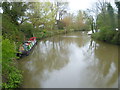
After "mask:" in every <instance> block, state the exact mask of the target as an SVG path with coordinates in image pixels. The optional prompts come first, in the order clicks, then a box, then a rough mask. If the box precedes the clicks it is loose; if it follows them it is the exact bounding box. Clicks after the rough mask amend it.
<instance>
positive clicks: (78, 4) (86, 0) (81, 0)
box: [0, 0, 120, 12]
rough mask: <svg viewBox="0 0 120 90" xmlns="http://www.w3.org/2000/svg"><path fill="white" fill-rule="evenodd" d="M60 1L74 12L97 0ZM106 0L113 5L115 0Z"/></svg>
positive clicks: (84, 8) (89, 6) (87, 6)
mask: <svg viewBox="0 0 120 90" xmlns="http://www.w3.org/2000/svg"><path fill="white" fill-rule="evenodd" d="M29 1H30V0H29ZM43 1H56V0H43ZM57 1H61V0H57ZM62 1H65V2H66V1H67V2H69V9H70V12H76V11H78V10H86V9H87V8H91V7H92V6H93V4H94V3H95V2H97V1H98V0H62ZM100 1H102V0H100ZM106 1H108V2H110V3H111V4H112V6H113V7H115V4H114V1H115V0H106ZM119 1H120V0H119ZM1 11H2V10H1V8H0V12H1Z"/></svg>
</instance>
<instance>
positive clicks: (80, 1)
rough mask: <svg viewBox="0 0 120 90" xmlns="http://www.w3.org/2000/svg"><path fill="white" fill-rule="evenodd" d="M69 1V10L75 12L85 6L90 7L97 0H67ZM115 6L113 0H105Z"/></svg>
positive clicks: (83, 8)
mask: <svg viewBox="0 0 120 90" xmlns="http://www.w3.org/2000/svg"><path fill="white" fill-rule="evenodd" d="M67 1H68V2H69V8H70V11H72V12H75V11H78V10H86V9H87V8H91V7H92V5H93V4H94V3H95V2H97V1H98V0H67ZM100 1H102V0H100ZM106 1H108V2H110V3H111V4H112V6H113V7H115V4H114V0H106Z"/></svg>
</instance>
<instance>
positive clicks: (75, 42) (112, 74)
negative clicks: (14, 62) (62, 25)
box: [18, 32, 118, 88]
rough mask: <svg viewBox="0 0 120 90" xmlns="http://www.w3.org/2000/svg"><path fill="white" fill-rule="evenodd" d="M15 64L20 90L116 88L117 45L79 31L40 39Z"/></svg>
mask: <svg viewBox="0 0 120 90" xmlns="http://www.w3.org/2000/svg"><path fill="white" fill-rule="evenodd" d="M18 62H19V67H20V68H21V69H22V70H23V71H24V73H23V77H24V81H23V87H24V88H118V46H116V45H111V44H107V43H103V42H98V41H94V40H92V39H91V38H90V36H88V35H87V34H86V33H83V32H72V33H68V34H65V35H57V36H54V37H49V38H46V39H43V40H41V41H40V42H38V44H37V45H36V46H35V48H34V50H33V51H32V52H31V54H30V55H29V56H27V57H24V58H22V59H21V60H19V61H18Z"/></svg>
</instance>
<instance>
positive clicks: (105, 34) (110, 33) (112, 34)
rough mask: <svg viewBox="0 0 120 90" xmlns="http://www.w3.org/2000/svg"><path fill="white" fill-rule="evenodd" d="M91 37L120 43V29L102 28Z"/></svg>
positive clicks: (111, 42) (116, 43)
mask: <svg viewBox="0 0 120 90" xmlns="http://www.w3.org/2000/svg"><path fill="white" fill-rule="evenodd" d="M91 37H92V38H93V39H96V40H100V41H104V42H107V43H110V44H115V45H120V31H115V30H101V31H100V32H96V33H94V34H92V36H91Z"/></svg>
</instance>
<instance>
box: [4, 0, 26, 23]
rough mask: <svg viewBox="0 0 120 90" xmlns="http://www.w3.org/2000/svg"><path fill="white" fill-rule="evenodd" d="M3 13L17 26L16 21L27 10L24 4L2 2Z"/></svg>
mask: <svg viewBox="0 0 120 90" xmlns="http://www.w3.org/2000/svg"><path fill="white" fill-rule="evenodd" d="M2 9H3V13H4V14H7V15H8V16H10V18H11V19H12V23H14V24H18V20H19V19H20V18H21V16H23V15H24V12H25V11H26V9H27V4H25V2H2Z"/></svg>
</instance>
